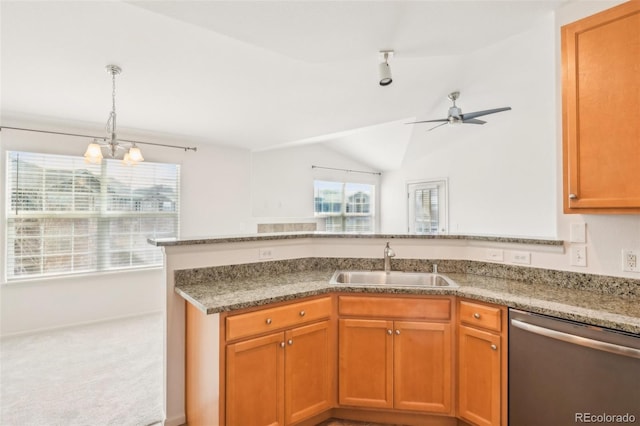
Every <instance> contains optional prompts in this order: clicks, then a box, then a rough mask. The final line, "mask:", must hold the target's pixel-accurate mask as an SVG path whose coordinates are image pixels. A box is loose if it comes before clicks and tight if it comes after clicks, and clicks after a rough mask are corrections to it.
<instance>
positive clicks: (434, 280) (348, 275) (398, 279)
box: [329, 271, 458, 287]
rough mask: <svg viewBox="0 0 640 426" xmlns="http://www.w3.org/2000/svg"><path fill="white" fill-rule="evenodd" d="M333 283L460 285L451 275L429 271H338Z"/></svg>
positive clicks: (415, 285)
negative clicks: (452, 279)
mask: <svg viewBox="0 0 640 426" xmlns="http://www.w3.org/2000/svg"><path fill="white" fill-rule="evenodd" d="M329 283H330V284H332V285H339V284H348V285H351V286H366V287H368V286H389V287H394V286H396V287H458V285H457V284H456V283H455V282H453V281H451V279H450V278H449V277H446V276H444V275H442V274H432V273H429V272H400V271H391V272H384V271H336V272H335V273H334V274H333V276H332V277H331V281H329Z"/></svg>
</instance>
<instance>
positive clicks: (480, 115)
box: [461, 107, 511, 121]
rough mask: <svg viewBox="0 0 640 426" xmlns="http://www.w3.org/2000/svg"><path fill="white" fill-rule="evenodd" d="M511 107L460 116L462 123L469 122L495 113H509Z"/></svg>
mask: <svg viewBox="0 0 640 426" xmlns="http://www.w3.org/2000/svg"><path fill="white" fill-rule="evenodd" d="M510 109H511V107H504V108H495V109H486V110H484V111H476V112H468V113H466V114H461V118H462V120H464V121H467V120H470V119H472V118H476V117H482V116H483V115H489V114H495V113H496V112H502V111H509V110H510Z"/></svg>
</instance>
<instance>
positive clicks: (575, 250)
mask: <svg viewBox="0 0 640 426" xmlns="http://www.w3.org/2000/svg"><path fill="white" fill-rule="evenodd" d="M571 266H587V247H585V246H573V247H571Z"/></svg>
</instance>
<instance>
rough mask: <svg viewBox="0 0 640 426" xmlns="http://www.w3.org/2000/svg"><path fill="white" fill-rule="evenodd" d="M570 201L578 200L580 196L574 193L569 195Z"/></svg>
mask: <svg viewBox="0 0 640 426" xmlns="http://www.w3.org/2000/svg"><path fill="white" fill-rule="evenodd" d="M569 199H570V200H577V199H578V194H574V193H571V194H569Z"/></svg>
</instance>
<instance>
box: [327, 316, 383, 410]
mask: <svg viewBox="0 0 640 426" xmlns="http://www.w3.org/2000/svg"><path fill="white" fill-rule="evenodd" d="M392 328H393V321H384V320H360V319H341V320H340V321H339V343H338V345H339V348H340V349H339V363H338V364H339V387H338V395H339V402H340V404H342V405H354V406H359V407H376V408H391V407H392V406H393V399H392V397H393V334H392V333H393V330H392Z"/></svg>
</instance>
